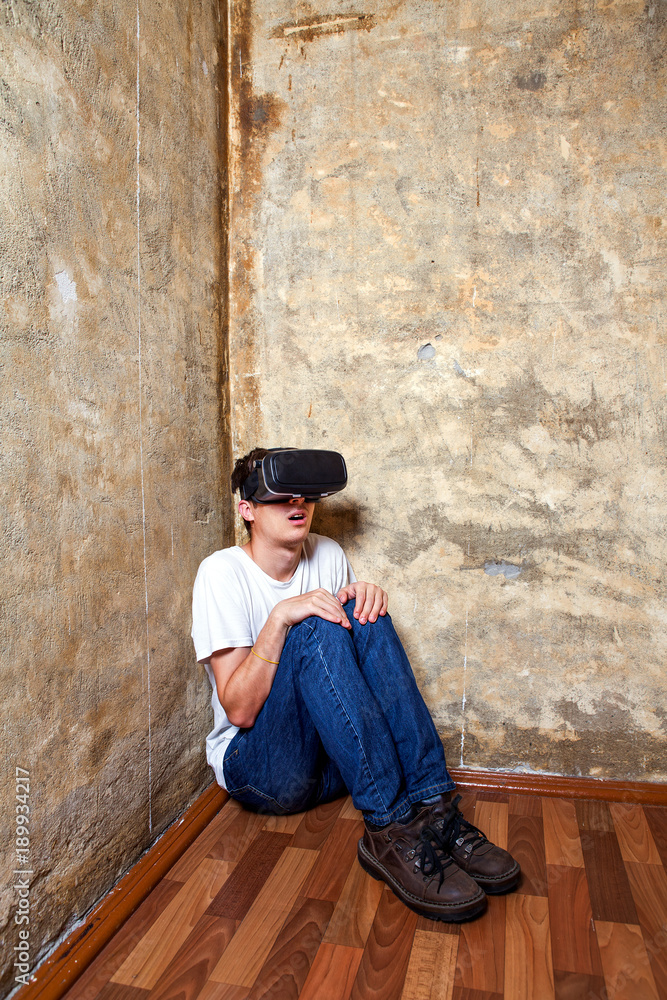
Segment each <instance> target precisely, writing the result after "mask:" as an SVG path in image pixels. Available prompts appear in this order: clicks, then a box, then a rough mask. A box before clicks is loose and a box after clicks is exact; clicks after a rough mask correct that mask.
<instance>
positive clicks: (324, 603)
mask: <svg viewBox="0 0 667 1000" xmlns="http://www.w3.org/2000/svg"><path fill="white" fill-rule="evenodd" d="M313 604H314V610H313V614H316V615H317V616H318V617H320V618H326V620H327V621H330V622H339V623H340V624H341V625H343V626H344V627H345V628H352V626H351V625H350V622H349V620H348V617H347V615H346V614H345V612H344V611H343V606H342V604H340V603H339V601H337V600H336V599H335V598H334V597H333V596H332V595H331V594H328V593H327V592H326V591H322V592H321V593H319V594H318V596H317V598H315V599H314V601H313Z"/></svg>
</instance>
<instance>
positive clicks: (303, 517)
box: [288, 511, 306, 521]
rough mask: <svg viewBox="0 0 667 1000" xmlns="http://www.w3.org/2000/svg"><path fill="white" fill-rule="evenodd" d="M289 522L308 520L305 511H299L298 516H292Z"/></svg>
mask: <svg viewBox="0 0 667 1000" xmlns="http://www.w3.org/2000/svg"><path fill="white" fill-rule="evenodd" d="M288 520H289V521H305V520H306V515H305V514H304V512H303V511H297V513H296V514H290V516H289V518H288Z"/></svg>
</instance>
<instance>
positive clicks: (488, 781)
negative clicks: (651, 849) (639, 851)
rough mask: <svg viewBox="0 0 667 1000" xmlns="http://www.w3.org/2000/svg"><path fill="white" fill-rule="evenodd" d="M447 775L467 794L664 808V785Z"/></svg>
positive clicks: (459, 771) (471, 772)
mask: <svg viewBox="0 0 667 1000" xmlns="http://www.w3.org/2000/svg"><path fill="white" fill-rule="evenodd" d="M449 773H450V774H451V776H452V778H453V779H454V781H455V782H456V784H457V786H458V787H459V788H461V789H463V790H465V791H470V792H508V793H509V794H510V795H545V796H550V797H554V798H567V799H604V800H607V801H609V802H635V803H639V804H640V805H647V806H666V805H667V785H665V784H658V783H655V784H654V783H652V782H648V781H611V780H607V779H600V778H581V777H570V776H568V775H560V774H532V773H527V774H522V773H518V772H516V771H483V770H475V769H473V768H465V767H450V768H449Z"/></svg>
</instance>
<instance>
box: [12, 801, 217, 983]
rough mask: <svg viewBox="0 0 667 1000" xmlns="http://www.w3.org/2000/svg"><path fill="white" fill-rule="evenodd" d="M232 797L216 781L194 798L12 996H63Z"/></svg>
mask: <svg viewBox="0 0 667 1000" xmlns="http://www.w3.org/2000/svg"><path fill="white" fill-rule="evenodd" d="M228 798H229V796H228V794H227V792H225V791H223V790H222V788H220V787H219V786H218V785H216V784H215V783H214V784H212V785H209V787H208V788H207V789H206V791H204V792H202V794H201V795H200V796H199V797H198V798H197V799H195V801H194V802H193V803H192V805H191V806H190V807H189V809H187V810H186V811H185V813H184V814H183V816H182V817H181V819H180V820H177V821H176V822H175V823H173V824H172V825H171V826H170V827H169V829H168V830H166V831H165V833H164V834H163V835H162V836H161V837H160V839H159V840H157V841H156V842H155V843H154V844H153V846H152V847H150V848H149V849H148V850H147V851H146V853H145V854H144V855H143V857H141V858H140V859H139V861H137V863H136V864H135V865H133V866H132V868H131V869H130V870H129V872H128V873H127V875H124V876H123V878H122V879H121V880H120V882H118V884H117V885H115V886H114V888H113V889H112V890H111V891H110V892H108V893H107V894H106V896H105V897H104V898H103V899H102V900H101V902H100V903H99V904H98V905H97V907H96V908H95V909H94V910H92V912H91V913H90V914H89V916H88V918H87V920H86V921H85V922H84V923H83V924H82V926H80V927H77V928H76V929H75V930H74V931H72V933H71V934H70V935H69V937H67V938H66V939H65V940H64V941H63V943H62V944H61V945H60V946H59V947H58V948H57V949H56V950H55V951H54V953H53V954H52V955H50V956H49V957H48V958H47V959H46V960H45V961H44V962H43V963H42V964H41V965H40V966H39V967H38V968H37V969H36V970H35V972H34V973H33V975H32V976H31V981H30V983H29V985H28V986H23V987H22V988H21V989H20V990H18V992H17V993H15V994H14V997H13V1000H37V998H39V1000H60V998H61V997H62V996H64V994H65V993H66V992H67V990H68V989H69V988H70V987H71V986H72V985H73V984H74V983H75V982H76V980H77V979H78V978H79V976H80V975H81V974H82V973H83V972H85V970H86V969H87V968H88V966H89V965H90V963H91V962H92V961H93V959H94V958H96V957H97V955H98V954H99V953H100V952H101V951H102V949H103V948H104V946H105V945H106V944H108V942H109V941H110V940H111V938H112V937H113V936H114V934H115V933H116V931H117V930H118V929H119V928H120V927H122V925H123V924H124V923H125V921H126V920H127V919H128V918H129V917H130V916H131V915H132V914H133V913H134V911H135V910H136V909H137V908H138V907H139V905H140V904H141V903H142V902H143V901H144V899H145V898H146V896H148V894H149V893H150V892H151V890H152V889H154V888H155V886H156V885H157V883H158V882H159V881H160V879H161V878H162V877H163V876H164V875H166V873H167V872H168V871H169V869H170V868H171V867H172V866H173V865H174V864H175V863H176V861H178V859H179V858H180V857H181V855H182V854H183V853H184V852H185V850H186V849H187V848H188V847H189V846H190V844H191V843H192V842H193V840H195V839H196V838H197V837H198V836H199V834H200V833H201V832H202V830H204V829H205V827H206V826H207V825H208V824H209V823H210V822H211V820H212V819H213V817H214V816H215V814H216V813H217V812H219V811H220V809H221V808H222V806H223V805H224V803H225V802H226V801H227V799H228Z"/></svg>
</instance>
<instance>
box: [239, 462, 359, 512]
mask: <svg viewBox="0 0 667 1000" xmlns="http://www.w3.org/2000/svg"><path fill="white" fill-rule="evenodd" d="M346 486H347V469H346V468H345V459H344V458H343V456H342V455H340V454H339V453H338V452H337V451H319V450H317V451H313V450H308V449H303V448H273V449H272V450H271V451H269V453H268V455H265V456H264V458H259V459H257V461H256V462H255V468H254V469H253V471H252V472H251V473H250V475H249V476H248V478H247V479H246V480H244V482H243V483H242V484H241V490H240V493H241V499H242V500H250V499H251V498H252V499H253V500H254V501H255V503H286V502H287V501H288V500H291V499H292V497H303V498H304V499H305V500H312V501H315V502H316V501H318V500H321V499H322V498H323V497H328V496H331V494H332V493H338V492H339V491H340V490H344V489H345V487H346Z"/></svg>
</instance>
